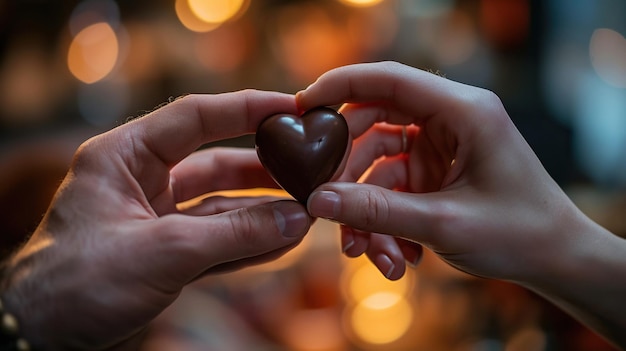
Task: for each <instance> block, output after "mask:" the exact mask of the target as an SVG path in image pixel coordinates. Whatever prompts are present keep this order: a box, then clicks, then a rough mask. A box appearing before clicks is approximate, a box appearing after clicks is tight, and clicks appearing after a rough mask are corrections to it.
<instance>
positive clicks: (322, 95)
mask: <svg viewBox="0 0 626 351" xmlns="http://www.w3.org/2000/svg"><path fill="white" fill-rule="evenodd" d="M478 90H481V89H477V88H474V87H469V86H466V85H464V84H461V83H458V82H454V81H451V80H448V79H446V78H443V77H440V76H437V75H435V74H433V73H430V72H426V71H422V70H419V69H416V68H413V67H410V66H406V65H403V64H400V63H397V62H377V63H365V64H356V65H350V66H344V67H339V68H336V69H334V70H331V71H328V72H326V73H325V74H323V75H322V76H320V77H319V78H318V80H317V81H315V82H314V83H313V84H311V85H310V86H309V87H308V88H307V89H306V90H303V91H300V92H298V94H297V95H296V100H297V104H298V107H299V108H300V110H308V109H310V108H312V107H314V106H320V105H337V104H341V103H345V102H351V103H355V102H356V103H373V102H375V103H381V104H383V105H384V104H386V105H387V108H388V109H389V110H390V111H389V112H390V113H385V114H380V115H379V116H378V118H379V120H378V122H382V121H385V122H390V123H394V124H410V123H416V124H420V123H421V122H423V121H424V120H426V119H428V118H429V117H431V116H433V115H435V114H438V113H440V112H442V111H449V110H450V109H451V108H452V109H454V106H459V102H463V101H467V99H468V98H469V99H470V100H471V99H472V96H471V95H472V92H477V91H478ZM394 111H400V112H402V113H391V112H394ZM407 115H410V116H411V120H408V121H407V120H406V117H407Z"/></svg>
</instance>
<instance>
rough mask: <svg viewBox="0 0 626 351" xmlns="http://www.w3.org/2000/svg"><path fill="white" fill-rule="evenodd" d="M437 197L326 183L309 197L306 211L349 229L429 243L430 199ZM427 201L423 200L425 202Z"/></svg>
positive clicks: (371, 186) (353, 184)
mask: <svg viewBox="0 0 626 351" xmlns="http://www.w3.org/2000/svg"><path fill="white" fill-rule="evenodd" d="M433 195H436V194H413V193H405V192H399V191H393V190H389V189H386V188H383V187H379V186H376V185H371V184H355V183H326V184H324V185H321V186H320V187H318V188H317V189H316V190H315V191H314V192H313V193H312V194H311V196H310V197H309V200H308V202H307V207H308V211H309V213H310V214H311V215H312V216H314V217H321V218H326V219H330V220H334V221H337V222H340V223H342V224H345V225H347V226H350V227H352V228H355V229H358V230H361V231H365V232H370V233H381V234H389V235H393V236H397V237H402V238H405V239H409V240H414V241H419V242H424V241H429V240H428V238H427V235H428V233H432V229H433V228H432V225H433V224H434V223H436V220H435V219H434V218H433V217H432V214H433V211H432V209H433V206H435V203H436V202H433V201H431V200H430V199H426V198H431V197H432V198H433V200H434V196H433ZM425 197H426V198H425Z"/></svg>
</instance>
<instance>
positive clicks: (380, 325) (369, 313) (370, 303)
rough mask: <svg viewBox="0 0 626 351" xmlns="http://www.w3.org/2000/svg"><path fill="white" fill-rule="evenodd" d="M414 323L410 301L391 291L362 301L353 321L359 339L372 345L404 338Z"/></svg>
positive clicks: (353, 316) (355, 311)
mask: <svg viewBox="0 0 626 351" xmlns="http://www.w3.org/2000/svg"><path fill="white" fill-rule="evenodd" d="M412 320H413V309H412V308H411V305H410V304H409V302H408V301H407V300H406V299H405V298H404V297H403V296H400V295H398V294H395V293H390V292H381V293H376V294H373V295H370V296H368V297H367V298H366V299H364V300H362V301H360V302H359V303H358V304H357V305H356V306H355V307H354V310H353V311H352V313H351V318H350V322H351V326H352V330H353V331H354V333H355V334H356V336H357V337H358V338H359V339H360V340H361V341H363V342H365V343H368V344H388V343H391V342H394V341H396V340H398V339H400V338H401V337H402V336H403V335H404V334H405V333H406V332H407V331H408V329H409V327H410V326H411V322H412Z"/></svg>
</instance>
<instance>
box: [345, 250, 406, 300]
mask: <svg viewBox="0 0 626 351" xmlns="http://www.w3.org/2000/svg"><path fill="white" fill-rule="evenodd" d="M354 261H355V262H351V264H352V265H357V268H356V269H354V268H352V269H348V270H347V271H346V275H345V276H344V278H343V279H344V282H343V283H344V293H345V294H346V297H347V298H348V299H349V300H352V301H362V300H364V299H366V298H367V297H368V296H371V295H373V294H377V293H379V292H381V291H386V292H393V293H395V294H398V295H400V296H405V295H407V294H409V293H410V292H411V288H412V285H413V277H412V276H411V275H410V274H407V275H405V276H404V277H402V278H401V279H399V280H396V281H391V280H388V279H386V278H385V277H384V276H383V275H382V274H381V273H380V272H379V271H378V269H377V268H376V266H374V265H373V264H371V263H369V262H368V261H367V260H366V259H358V261H356V260H354ZM359 261H360V262H359Z"/></svg>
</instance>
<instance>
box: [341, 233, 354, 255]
mask: <svg viewBox="0 0 626 351" xmlns="http://www.w3.org/2000/svg"><path fill="white" fill-rule="evenodd" d="M342 234H343V236H342V238H343V240H342V241H343V247H342V248H341V252H342V253H346V251H348V250H349V249H350V248H351V247H352V246H354V233H353V232H352V230H351V229H348V228H345V229H344V230H343V232H342Z"/></svg>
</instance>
